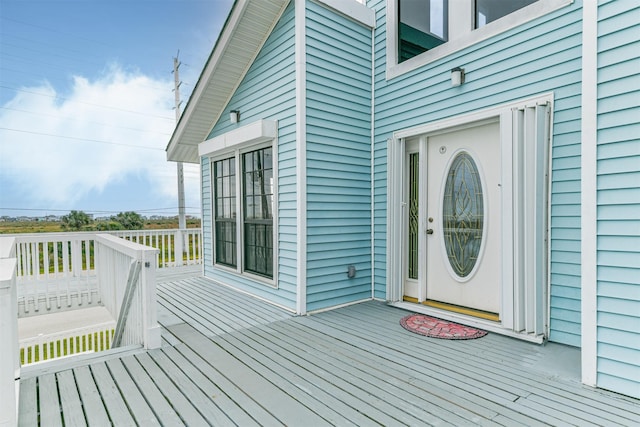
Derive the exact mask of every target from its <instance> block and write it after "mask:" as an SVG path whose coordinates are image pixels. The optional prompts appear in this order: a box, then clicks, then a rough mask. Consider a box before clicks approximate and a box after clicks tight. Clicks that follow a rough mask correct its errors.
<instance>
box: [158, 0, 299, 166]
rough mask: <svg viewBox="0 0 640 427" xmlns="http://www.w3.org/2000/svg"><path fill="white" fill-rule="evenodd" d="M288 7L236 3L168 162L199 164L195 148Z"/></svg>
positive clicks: (264, 1) (267, 0)
mask: <svg viewBox="0 0 640 427" xmlns="http://www.w3.org/2000/svg"><path fill="white" fill-rule="evenodd" d="M288 3H289V0H236V1H235V3H234V4H233V7H232V8H231V12H230V13H229V16H228V17H227V20H226V22H225V24H224V26H223V28H222V31H221V32H220V36H219V37H218V39H217V41H216V44H215V46H214V48H213V50H212V51H211V55H209V59H208V60H207V63H206V64H205V67H204V69H203V70H202V73H201V74H200V77H199V79H198V82H197V83H196V86H195V89H194V90H193V93H192V95H191V97H190V98H189V101H188V102H187V105H186V107H185V110H184V113H183V114H182V116H181V117H180V119H179V120H178V123H177V125H176V127H175V129H174V131H173V134H172V135H171V139H170V140H169V144H168V145H167V148H166V151H167V160H169V161H175V162H185V163H199V156H198V144H199V143H201V142H202V141H204V140H205V139H206V138H207V136H208V135H209V133H210V132H211V129H212V128H213V126H214V125H215V123H216V122H217V121H218V119H219V118H220V115H221V114H222V112H223V110H224V108H225V107H226V105H227V103H228V102H229V100H230V99H231V96H232V95H233V93H234V92H235V90H236V89H237V87H238V86H239V85H240V82H241V81H242V79H243V78H244V76H245V74H246V72H247V71H248V70H249V67H250V66H251V64H252V63H253V61H254V59H255V57H256V56H257V55H258V53H259V51H260V49H261V48H262V45H263V44H264V42H265V41H266V39H267V37H268V36H269V34H270V33H271V31H272V29H273V27H274V26H275V24H276V23H277V22H278V19H279V18H280V16H281V15H282V13H283V12H284V9H285V7H286V5H287V4H288ZM249 30H250V31H249ZM244 31H246V32H247V33H248V34H250V38H249V39H250V41H251V43H250V45H249V47H250V48H251V49H248V48H247V36H246V34H247V33H244ZM243 34H244V35H245V37H242V41H241V43H242V48H239V47H238V46H235V45H236V44H238V43H240V41H239V40H238V37H236V36H237V35H243ZM229 52H233V55H232V54H230V53H229ZM239 58H240V61H239V60H238V59H239ZM221 82H223V83H221Z"/></svg>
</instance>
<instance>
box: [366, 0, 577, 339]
mask: <svg viewBox="0 0 640 427" xmlns="http://www.w3.org/2000/svg"><path fill="white" fill-rule="evenodd" d="M385 4H386V2H385V1H383V0H380V1H377V2H376V1H372V2H370V6H371V7H373V8H375V9H376V11H377V15H376V18H377V28H376V31H375V39H374V42H375V75H376V77H375V94H376V100H375V104H376V111H375V154H374V165H375V176H374V192H375V195H374V197H375V200H374V206H375V218H374V220H375V224H374V229H375V231H376V234H375V262H376V264H375V265H376V271H375V278H374V279H375V296H376V297H378V298H385V296H386V295H385V293H386V289H385V285H386V270H385V268H384V266H385V259H386V251H387V250H392V249H390V248H386V208H387V207H386V197H387V194H386V186H387V176H386V173H387V168H386V156H387V150H386V146H387V139H388V138H390V137H391V136H392V133H393V131H396V130H399V129H406V128H409V127H412V126H416V125H420V124H425V123H429V122H433V121H436V120H441V119H444V118H447V117H453V116H457V115H461V114H464V113H469V112H471V111H475V110H479V109H483V108H488V107H491V106H494V105H500V104H504V103H508V102H511V101H514V100H518V99H522V98H526V97H530V96H534V95H537V94H540V93H545V92H550V91H553V92H554V101H555V106H554V116H553V120H554V122H553V146H552V165H551V167H552V174H553V176H552V183H551V186H552V193H553V195H552V200H551V224H550V226H551V307H550V311H551V318H552V320H551V333H550V339H551V340H553V341H557V342H562V343H566V344H570V345H576V346H577V345H580V114H581V109H580V96H581V42H582V23H581V17H582V13H581V4H582V2H580V1H576V2H575V3H574V4H572V5H570V6H567V7H564V8H561V9H559V10H557V11H555V12H553V13H551V14H548V15H546V16H543V17H541V18H538V19H536V20H534V21H531V22H529V23H526V24H524V25H521V26H519V27H517V28H514V29H512V30H510V31H507V32H505V33H502V34H499V35H497V36H495V37H492V38H490V39H488V40H485V41H482V42H480V43H478V44H475V45H473V46H471V47H469V48H466V49H463V50H461V51H459V52H455V53H453V54H451V55H450V56H448V57H445V58H442V59H440V60H437V61H435V62H433V63H430V64H427V65H425V66H423V67H420V68H419V69H416V70H414V71H411V72H409V73H406V74H403V75H401V76H399V77H396V78H394V79H392V80H389V81H387V80H386V79H385V66H386V64H385V61H386V44H385V43H386V41H385V38H386V34H385V30H386V25H385V16H384V14H385ZM456 66H463V67H464V68H465V71H466V82H465V84H464V85H462V86H460V87H457V88H452V87H451V84H450V82H449V76H450V70H451V69H452V68H454V67H456Z"/></svg>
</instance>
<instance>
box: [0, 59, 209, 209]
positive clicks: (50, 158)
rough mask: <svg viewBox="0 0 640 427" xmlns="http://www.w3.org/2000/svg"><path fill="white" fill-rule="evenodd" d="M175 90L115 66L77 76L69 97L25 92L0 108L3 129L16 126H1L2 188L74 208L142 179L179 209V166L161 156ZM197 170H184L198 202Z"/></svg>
mask: <svg viewBox="0 0 640 427" xmlns="http://www.w3.org/2000/svg"><path fill="white" fill-rule="evenodd" d="M171 87H172V81H171V80H169V79H167V80H166V81H161V80H153V79H150V78H148V77H146V76H144V75H141V74H139V73H131V72H125V71H123V70H122V69H121V68H119V67H117V66H112V67H110V68H109V69H108V70H107V72H106V73H105V74H104V75H103V76H101V77H100V78H99V79H96V80H93V81H90V80H88V79H87V78H84V77H81V76H76V77H74V78H73V85H72V88H71V90H70V91H69V93H68V94H58V93H56V90H55V89H54V88H53V87H52V86H51V85H49V84H48V83H45V84H42V85H41V86H39V87H29V88H22V89H21V90H20V91H19V92H17V94H16V96H15V97H14V98H13V99H12V100H11V101H9V102H8V103H7V104H5V105H4V108H3V109H1V110H0V128H5V129H12V130H2V129H0V179H1V180H2V181H3V182H2V186H3V187H4V186H5V185H7V184H6V182H7V181H10V182H11V186H12V188H13V189H14V190H20V191H22V192H23V193H24V195H25V199H29V200H31V201H35V202H36V203H39V204H41V205H47V204H48V205H49V206H51V205H54V206H72V205H73V202H74V201H76V200H78V199H80V198H83V197H86V196H88V195H89V196H91V195H93V194H94V193H95V194H96V195H99V192H101V191H102V190H103V189H105V188H106V187H107V186H109V185H110V184H112V183H115V182H121V181H122V180H123V179H125V178H126V176H127V175H130V174H138V175H139V176H143V177H146V178H147V179H148V180H149V182H151V183H153V185H152V186H151V188H149V192H150V193H151V194H154V193H158V194H156V195H160V196H165V197H166V198H167V199H168V200H171V201H172V203H171V206H175V205H177V202H175V200H176V199H177V188H176V166H175V164H174V163H173V162H167V161H166V154H165V152H164V148H165V147H166V145H167V142H168V140H169V136H170V134H171V132H172V130H173V127H174V120H173V118H174V116H175V112H174V110H173V109H172V107H173V94H172V92H171ZM43 95H44V96H43ZM50 135H58V136H65V137H69V138H60V137H55V136H50ZM97 141H104V142H109V143H110V144H107V143H101V142H97ZM131 146H137V147H145V148H135V147H131ZM197 172H198V166H197V165H185V190H186V191H187V199H188V200H194V201H198V200H199V197H198V191H199V184H198V174H197ZM5 190H6V188H5ZM5 190H3V191H5ZM193 203H197V202H191V203H190V204H193ZM115 210H117V208H115Z"/></svg>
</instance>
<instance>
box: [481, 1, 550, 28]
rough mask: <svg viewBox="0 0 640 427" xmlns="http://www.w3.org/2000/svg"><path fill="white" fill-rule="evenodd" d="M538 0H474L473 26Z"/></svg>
mask: <svg viewBox="0 0 640 427" xmlns="http://www.w3.org/2000/svg"><path fill="white" fill-rule="evenodd" d="M536 1H538V0H475V3H476V4H475V11H476V16H475V28H480V27H484V26H485V25H487V24H488V23H490V22H493V21H495V20H496V19H500V18H502V17H503V16H507V15H509V14H510V13H513V12H515V11H516V10H518V9H522V8H523V7H525V6H529V5H530V4H531V3H535V2H536Z"/></svg>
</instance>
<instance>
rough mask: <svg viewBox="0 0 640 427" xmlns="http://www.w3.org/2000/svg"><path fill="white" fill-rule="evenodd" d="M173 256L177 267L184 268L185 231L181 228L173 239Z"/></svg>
mask: <svg viewBox="0 0 640 427" xmlns="http://www.w3.org/2000/svg"><path fill="white" fill-rule="evenodd" d="M173 256H174V260H175V266H176V267H180V266H182V264H183V258H184V230H181V229H179V228H178V229H177V230H176V234H175V235H174V237H173Z"/></svg>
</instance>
